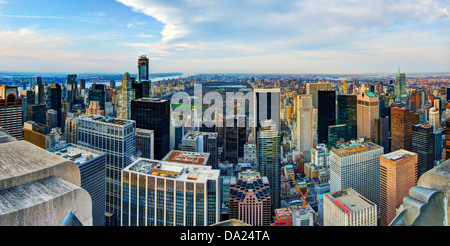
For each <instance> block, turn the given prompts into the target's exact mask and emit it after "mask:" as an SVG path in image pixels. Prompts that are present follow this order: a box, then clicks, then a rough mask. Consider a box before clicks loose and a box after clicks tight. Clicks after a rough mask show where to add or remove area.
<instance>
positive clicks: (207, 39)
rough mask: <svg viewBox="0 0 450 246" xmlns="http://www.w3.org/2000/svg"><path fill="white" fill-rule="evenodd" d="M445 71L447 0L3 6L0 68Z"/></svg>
mask: <svg viewBox="0 0 450 246" xmlns="http://www.w3.org/2000/svg"><path fill="white" fill-rule="evenodd" d="M142 54H146V55H148V56H149V58H150V61H151V62H150V65H151V72H154V73H163V72H186V73H196V72H207V73H213V72H220V73H222V72H231V73H241V72H244V73H252V72H255V73H366V72H387V73H391V72H392V73H395V72H396V71H397V68H398V67H401V68H402V71H404V72H406V73H408V72H409V73H414V72H450V1H448V0H447V1H442V0H436V1H433V0H396V1H393V0H378V1H369V0H360V1H355V0H341V1H335V0H314V1H312V0H283V1H280V0H278V1H275V0H264V1H258V0H240V1H239V0H226V1H224V0H220V1H219V0H217V1H215V0H190V1H187V0H117V1H113V0H109V1H107V0H95V1H92V0H91V1H87V0H81V1H60V0H40V1H32V0H18V1H13V0H0V70H1V71H30V72H67V73H83V72H111V73H124V72H130V73H135V72H136V70H137V68H136V66H137V57H138V56H139V55H142Z"/></svg>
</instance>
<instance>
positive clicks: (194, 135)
mask: <svg viewBox="0 0 450 246" xmlns="http://www.w3.org/2000/svg"><path fill="white" fill-rule="evenodd" d="M205 135H208V138H217V135H218V133H217V132H194V131H190V132H188V133H186V135H184V137H183V139H188V140H193V139H196V138H198V137H202V136H205Z"/></svg>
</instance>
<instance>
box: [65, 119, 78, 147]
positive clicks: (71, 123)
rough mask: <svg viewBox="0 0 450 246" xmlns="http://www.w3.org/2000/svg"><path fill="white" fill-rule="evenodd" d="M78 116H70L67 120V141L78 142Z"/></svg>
mask: <svg viewBox="0 0 450 246" xmlns="http://www.w3.org/2000/svg"><path fill="white" fill-rule="evenodd" d="M77 124H78V117H68V118H66V121H65V127H64V129H65V131H64V139H65V141H66V142H67V143H73V144H77V137H78V136H77V131H78V127H77Z"/></svg>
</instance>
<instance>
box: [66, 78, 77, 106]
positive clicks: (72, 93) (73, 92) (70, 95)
mask: <svg viewBox="0 0 450 246" xmlns="http://www.w3.org/2000/svg"><path fill="white" fill-rule="evenodd" d="M66 90H67V94H66V96H67V102H69V103H70V106H71V107H72V106H73V105H74V104H75V103H76V98H77V75H76V74H68V75H67V80H66Z"/></svg>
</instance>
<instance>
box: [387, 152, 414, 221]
mask: <svg viewBox="0 0 450 246" xmlns="http://www.w3.org/2000/svg"><path fill="white" fill-rule="evenodd" d="M417 160H418V157H417V154H416V153H413V152H409V151H406V150H403V149H401V150H397V151H394V152H391V153H388V154H385V155H382V156H381V157H380V225H381V226H387V225H389V224H390V223H391V221H392V220H393V219H394V218H395V216H396V209H397V208H398V207H399V206H400V205H401V204H402V203H403V198H404V197H406V196H408V195H409V189H410V188H411V187H413V186H415V185H416V180H417Z"/></svg>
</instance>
